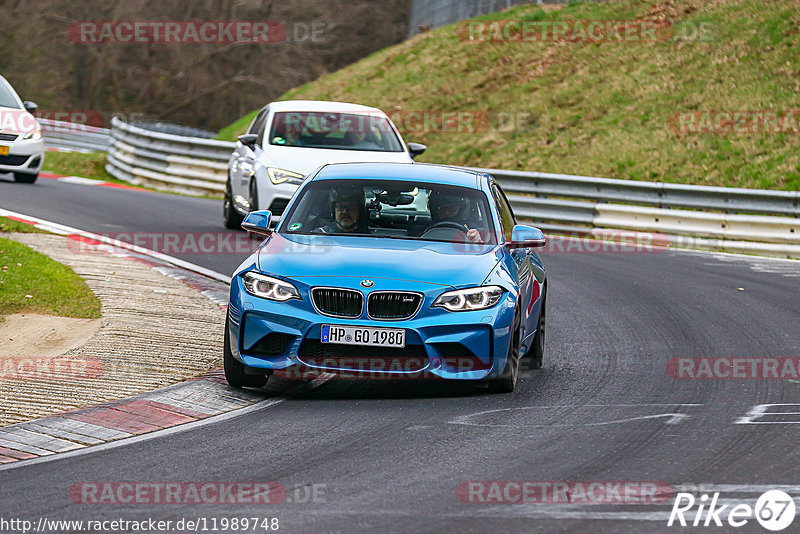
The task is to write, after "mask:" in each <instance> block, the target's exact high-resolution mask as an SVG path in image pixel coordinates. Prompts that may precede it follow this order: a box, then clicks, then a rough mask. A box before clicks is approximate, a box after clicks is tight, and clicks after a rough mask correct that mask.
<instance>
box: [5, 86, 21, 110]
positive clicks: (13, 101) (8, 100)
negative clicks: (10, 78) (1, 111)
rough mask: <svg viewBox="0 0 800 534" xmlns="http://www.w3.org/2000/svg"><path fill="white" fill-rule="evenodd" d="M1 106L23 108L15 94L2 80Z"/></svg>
mask: <svg viewBox="0 0 800 534" xmlns="http://www.w3.org/2000/svg"><path fill="white" fill-rule="evenodd" d="M0 106H1V107H5V108H14V109H21V108H20V106H19V102H18V101H17V98H16V97H15V96H14V94H13V93H12V92H11V91H10V90H9V89H8V87H6V84H4V83H3V82H2V81H0Z"/></svg>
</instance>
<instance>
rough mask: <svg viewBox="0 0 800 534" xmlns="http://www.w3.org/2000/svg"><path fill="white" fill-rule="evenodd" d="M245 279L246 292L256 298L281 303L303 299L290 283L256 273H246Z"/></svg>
mask: <svg viewBox="0 0 800 534" xmlns="http://www.w3.org/2000/svg"><path fill="white" fill-rule="evenodd" d="M243 278H244V288H245V290H246V291H247V292H248V293H250V294H251V295H255V296H256V297H261V298H264V299H269V300H277V301H279V302H284V301H287V300H291V299H301V297H300V292H299V291H297V288H296V287H294V286H293V285H292V284H290V283H289V282H284V281H283V280H278V279H277V278H272V277H271V276H266V275H263V274H258V273H254V272H248V273H245V275H244V276H243ZM301 300H302V299H301Z"/></svg>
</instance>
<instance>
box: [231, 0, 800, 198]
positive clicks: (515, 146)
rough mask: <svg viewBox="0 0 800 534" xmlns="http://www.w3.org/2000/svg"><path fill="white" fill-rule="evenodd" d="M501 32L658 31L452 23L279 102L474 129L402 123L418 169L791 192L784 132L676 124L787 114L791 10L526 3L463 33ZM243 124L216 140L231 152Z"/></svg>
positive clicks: (797, 27)
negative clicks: (578, 36) (349, 105)
mask: <svg viewBox="0 0 800 534" xmlns="http://www.w3.org/2000/svg"><path fill="white" fill-rule="evenodd" d="M509 19H514V20H525V21H576V20H617V21H619V20H648V21H659V24H661V26H662V27H660V28H659V30H658V32H657V35H658V38H657V39H645V40H644V41H641V40H640V41H633V40H623V41H621V42H616V41H614V40H612V39H609V40H599V41H597V42H580V41H576V40H563V39H562V40H560V41H559V40H555V39H548V40H545V41H541V40H540V41H539V42H536V41H526V42H519V41H516V42H497V41H489V42H487V41H484V42H469V41H467V40H466V39H464V38H463V37H464V36H465V35H466V31H465V28H464V27H463V25H458V24H457V25H453V26H449V27H445V28H440V29H437V30H434V31H430V32H427V33H424V34H421V35H418V36H416V37H414V38H413V39H410V40H409V41H406V42H404V43H402V44H399V45H397V46H394V47H391V48H387V49H385V50H382V51H380V52H377V53H375V54H373V55H371V56H369V57H367V58H366V59H364V60H362V61H359V62H358V63H355V64H353V65H351V66H349V67H347V68H345V69H342V70H340V71H338V72H335V73H332V74H329V75H326V76H324V77H322V78H320V79H318V80H316V81H314V82H311V83H308V84H306V85H303V86H301V87H298V88H296V89H293V90H291V91H289V92H288V93H286V94H284V95H283V96H282V97H281V100H286V99H295V98H309V99H324V100H342V101H350V102H358V103H361V104H367V105H373V106H377V107H379V108H381V109H383V110H384V111H386V112H387V113H390V114H395V116H396V117H398V118H400V119H401V120H402V119H403V118H404V117H406V118H407V117H408V116H409V115H408V113H409V112H411V111H428V112H432V113H431V114H430V116H434V117H435V116H436V113H438V112H451V111H457V112H463V113H464V114H465V115H464V117H466V118H467V119H469V118H473V119H475V118H477V119H478V120H477V121H476V122H477V125H478V126H477V127H474V128H472V131H467V132H461V133H438V132H432V131H429V130H430V129H431V128H425V127H423V128H420V127H418V126H416V125H415V124H411V128H408V126H409V125H406V128H405V129H406V132H404V137H405V138H406V140H407V141H418V142H422V143H425V144H427V145H429V149H428V152H426V153H425V154H424V155H423V156H422V157H421V158H420V160H421V161H428V162H436V163H451V164H460V165H471V166H482V167H500V168H505V169H521V170H535V171H544V172H561V173H567V174H584V175H593V176H605V177H613V178H627V179H633V180H663V181H668V182H679V183H692V184H705V185H726V186H737V187H756V188H775V189H800V150H798V149H797V147H798V141H800V133H793V132H792V130H793V129H794V128H798V126H797V125H796V123H795V126H794V128H793V127H792V122H790V121H789V122H785V123H784V122H780V123H779V124H780V125H781V126H780V127H778V128H776V127H774V126H773V127H771V128H770V131H768V132H764V131H760V132H755V133H752V132H748V133H744V132H737V131H735V130H736V129H732V130H733V131H728V132H727V133H720V132H710V133H709V132H706V133H692V132H687V131H683V130H684V129H682V128H680V126H678V122H679V120H680V119H678V118H676V117H679V115H678V114H679V113H686V114H688V113H699V116H700V117H701V118H703V117H709V116H711V117H712V118H713V117H715V116H716V115H710V114H706V113H704V112H711V111H713V112H715V113H716V112H717V111H730V112H738V111H769V112H774V113H776V114H777V116H778V117H779V118H781V117H785V115H786V113H787V112H790V111H791V110H792V109H794V108H798V107H800V105H798V104H800V2H799V1H798V0H791V1H787V0H724V1H723V0H618V1H611V2H608V3H596V2H586V3H575V4H570V5H567V6H564V7H552V8H544V9H542V8H541V7H538V6H535V5H528V6H522V7H518V8H514V9H511V10H508V11H505V12H503V13H499V14H494V15H491V16H487V17H480V18H479V19H475V20H477V21H483V22H484V23H485V24H489V22H490V21H491V20H509ZM573 23H574V22H573ZM487 27H488V26H487ZM575 29H576V30H577V28H575ZM253 116H254V114H251V115H249V116H247V117H243V118H242V119H241V120H239V121H237V122H236V123H234V124H233V125H231V126H229V127H228V128H226V129H224V130H223V131H222V132H220V136H221V137H222V138H227V139H233V138H234V137H235V136H236V135H238V134H239V133H242V132H243V131H244V130H245V129H246V128H247V125H248V124H249V123H250V121H251V120H252V118H253ZM685 116H686V115H684V117H685ZM794 117H795V118H797V119H798V122H800V115H795V116H794ZM511 118H513V119H514V120H513V121H511V122H512V123H513V126H512V125H509V124H510V123H509V119H511ZM789 118H792V117H789ZM457 122H459V123H460V122H464V123H466V122H467V120H464V121H457ZM688 124H689V125H690V126H689V127H690V128H691V127H692V126H694V127H697V126H698V125H701V126H702V124H701V123H700V122H697V121H696V120H695V121H694V122H691V121H690V122H689V123H688ZM739 124H744V123H741V122H740V123H739ZM724 125H725V123H724V122H723V126H724ZM706 126H707V125H706ZM743 127H746V125H745V126H743ZM401 129H403V128H401ZM409 130H410V131H409ZM421 130H422V131H421ZM728 130H731V129H728ZM776 130H778V131H776ZM781 132H783V133H781Z"/></svg>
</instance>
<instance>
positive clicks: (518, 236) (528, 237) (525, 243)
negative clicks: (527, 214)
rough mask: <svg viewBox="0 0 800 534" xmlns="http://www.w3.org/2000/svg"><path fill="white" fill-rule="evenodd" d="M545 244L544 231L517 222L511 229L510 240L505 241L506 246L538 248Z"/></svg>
mask: <svg viewBox="0 0 800 534" xmlns="http://www.w3.org/2000/svg"><path fill="white" fill-rule="evenodd" d="M546 244H547V238H546V237H545V235H544V233H543V232H542V231H541V230H539V229H538V228H536V227H534V226H528V225H527V224H518V225H516V226H514V229H513V230H512V231H511V241H507V242H506V248H538V247H543V246H545V245H546Z"/></svg>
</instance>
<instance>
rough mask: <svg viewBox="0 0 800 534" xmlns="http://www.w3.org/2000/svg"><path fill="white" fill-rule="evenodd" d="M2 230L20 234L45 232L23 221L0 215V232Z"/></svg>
mask: <svg viewBox="0 0 800 534" xmlns="http://www.w3.org/2000/svg"><path fill="white" fill-rule="evenodd" d="M2 232H18V233H21V234H47V233H49V232H45V231H44V230H39V229H38V228H36V227H35V226H31V225H30V224H26V223H23V222H19V221H15V220H13V219H9V218H8V217H0V233H2Z"/></svg>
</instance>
